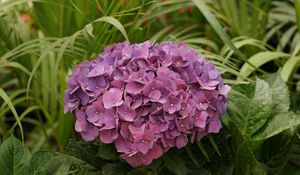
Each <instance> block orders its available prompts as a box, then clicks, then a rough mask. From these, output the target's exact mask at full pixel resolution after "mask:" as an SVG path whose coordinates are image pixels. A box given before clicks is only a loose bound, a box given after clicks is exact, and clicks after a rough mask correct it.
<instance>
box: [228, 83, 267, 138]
mask: <svg viewBox="0 0 300 175" xmlns="http://www.w3.org/2000/svg"><path fill="white" fill-rule="evenodd" d="M228 106H229V108H228V114H229V118H230V120H232V121H233V122H234V123H235V124H236V125H237V126H238V127H239V130H240V131H241V132H242V134H243V135H247V136H251V135H252V134H254V133H255V132H256V131H258V130H259V129H260V128H261V127H262V126H263V125H264V124H265V122H266V121H267V120H268V118H269V117H270V115H271V112H272V107H273V102H272V94H271V90H270V87H269V85H268V83H267V82H265V81H264V80H261V79H259V78H257V80H256V84H255V86H253V85H239V86H236V87H234V88H233V90H232V91H231V93H230V94H229V105H228Z"/></svg>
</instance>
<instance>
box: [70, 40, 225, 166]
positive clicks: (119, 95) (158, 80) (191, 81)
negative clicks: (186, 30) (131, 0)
mask: <svg viewBox="0 0 300 175" xmlns="http://www.w3.org/2000/svg"><path fill="white" fill-rule="evenodd" d="M229 90H230V87H229V86H228V85H224V83H223V79H222V77H221V75H220V72H219V71H218V70H217V69H216V68H215V67H214V65H213V64H212V63H211V62H210V61H208V60H206V59H204V58H203V57H201V56H198V55H197V54H196V52H194V51H193V50H192V49H190V48H188V47H187V46H186V45H184V44H183V43H173V42H165V43H162V44H156V43H155V44H153V43H150V42H148V41H147V42H144V43H141V44H129V43H128V42H123V43H117V44H114V45H113V46H109V47H107V48H105V49H104V52H103V53H101V54H100V55H99V57H98V58H97V59H95V60H92V61H84V62H83V63H81V64H79V65H77V66H76V67H75V69H74V70H73V73H72V75H71V76H70V78H69V80H68V89H67V90H66V92H65V112H68V111H71V112H73V113H74V115H75V118H76V123H75V130H76V131H77V132H79V133H80V134H81V136H82V138H83V139H84V140H86V141H92V140H94V139H99V140H100V141H101V142H102V143H105V144H110V143H113V144H114V145H115V147H116V149H117V151H118V152H119V153H120V154H121V155H120V157H121V158H122V159H124V160H126V161H127V162H128V163H129V164H130V165H131V166H133V167H137V166H140V165H149V164H151V162H152V161H153V160H154V159H157V158H158V157H160V156H162V155H163V154H164V153H165V152H166V151H168V150H169V149H170V148H172V147H177V148H182V147H184V146H185V145H187V144H188V142H189V141H190V142H194V141H195V140H197V141H199V140H200V139H201V138H202V137H204V136H206V135H207V134H209V133H217V132H219V130H220V128H221V122H220V117H221V115H222V114H223V113H224V112H225V110H226V107H227V94H228V92H229Z"/></svg>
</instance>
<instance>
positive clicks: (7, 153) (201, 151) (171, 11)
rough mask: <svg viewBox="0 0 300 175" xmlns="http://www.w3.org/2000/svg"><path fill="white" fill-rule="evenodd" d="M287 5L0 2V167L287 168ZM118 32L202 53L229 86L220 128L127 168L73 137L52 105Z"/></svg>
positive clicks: (255, 0)
mask: <svg viewBox="0 0 300 175" xmlns="http://www.w3.org/2000/svg"><path fill="white" fill-rule="evenodd" d="M299 14H300V7H299V1H297V0H295V1H289V0H285V1H279V0H278V1H276V0H275V1H270V0H241V1H238V0H225V1H223V0H222V1H221V0H205V1H199V0H167V1H162V0H158V1H148V0H147V1H146V0H142V1H138V0H132V1H126V0H113V1H109V0H91V1H74V0H31V1H27V0H5V1H4V0H2V1H0V16H1V18H0V88H1V89H0V96H1V102H0V134H1V136H2V138H1V140H2V141H4V142H5V143H3V144H2V145H1V147H0V157H1V159H2V158H3V159H5V160H8V161H6V162H3V161H2V162H3V163H0V167H1V169H3V167H8V168H7V170H8V171H7V172H8V173H7V174H10V173H9V172H10V171H9V170H10V169H9V168H11V165H12V163H11V162H12V161H15V162H19V164H14V165H15V168H17V169H19V172H20V173H22V172H23V171H27V172H29V174H30V172H35V173H36V174H45V172H47V173H48V174H55V173H57V174H59V173H60V174H66V173H70V174H72V173H73V174H83V173H82V172H86V173H95V174H97V173H98V174H102V173H104V174H117V173H119V174H122V173H123V174H124V172H129V171H131V173H132V174H134V173H136V174H138V173H141V172H143V173H148V172H149V173H159V174H160V173H161V174H170V173H175V174H186V173H187V174H195V173H198V174H200V173H202V174H205V173H206V174H226V173H227V174H293V173H294V174H297V173H299V166H300V160H299V156H300V141H299V130H298V129H297V126H298V125H299V118H300V117H299V114H298V110H299V109H298V108H299V104H300V101H299V91H300V83H299V82H300V81H299V80H300V75H299V62H300V56H299V50H300V44H299V31H300V30H299V29H300V25H299V24H300V16H299ZM123 40H129V41H130V42H132V43H134V42H142V41H145V40H151V41H157V42H161V41H166V40H175V41H183V42H185V43H186V44H187V45H189V46H190V47H192V48H193V49H195V50H196V51H197V52H198V53H199V54H201V55H204V56H205V57H206V58H208V59H210V60H211V61H212V62H213V63H214V64H215V65H216V66H217V68H218V69H219V70H220V71H221V72H222V75H223V77H224V78H225V82H226V83H230V84H232V85H233V89H234V90H233V91H232V92H231V94H230V96H229V109H228V113H227V114H226V115H225V116H224V117H223V126H224V127H223V129H222V131H221V133H220V134H217V135H213V136H210V137H208V138H206V139H203V140H202V141H201V143H195V144H193V145H189V146H188V147H186V148H185V149H181V150H171V151H170V152H169V153H168V154H167V155H166V156H164V157H163V158H162V159H159V160H157V161H155V162H154V163H153V164H152V165H151V166H149V167H141V168H139V169H135V170H132V169H131V168H130V167H129V166H128V165H127V164H126V163H124V162H120V160H119V159H118V157H117V154H116V152H115V150H114V149H113V148H112V147H110V146H106V145H101V144H100V143H85V142H82V141H79V140H80V139H79V137H78V136H77V135H76V134H75V133H73V119H72V117H71V116H70V114H67V115H65V114H64V113H63V93H64V90H65V88H66V78H67V76H68V75H69V73H70V70H71V69H72V67H73V65H75V64H77V63H80V62H81V61H82V60H84V59H92V58H94V57H95V56H97V55H98V54H99V53H100V52H101V51H102V49H103V48H104V47H105V46H107V45H109V44H112V43H115V42H119V41H123ZM275 72H277V74H276V75H270V74H271V73H275ZM255 76H259V77H260V78H257V79H255V78H253V77H255ZM289 97H290V98H289ZM12 134H13V135H15V136H16V137H17V138H19V139H20V140H21V142H22V141H23V142H24V145H22V143H20V142H19V141H17V140H16V139H15V138H12V137H10V136H11V135H12ZM9 137H10V138H9ZM70 138H72V141H69V139H70ZM274 145H276V147H274ZM24 146H25V147H26V148H25V147H24ZM41 149H47V150H49V151H41ZM15 150H21V151H20V152H15ZM28 150H29V151H30V152H31V154H30V153H29V152H28ZM30 155H31V156H30ZM94 155H96V156H94ZM12 157H14V160H13V159H12ZM179 157H180V158H179ZM19 160H20V161H19ZM58 160H60V161H61V162H60V161H58ZM29 164H31V165H29ZM12 168H14V167H12ZM20 173H19V174H20ZM15 174H18V172H15ZM31 174H32V173H31Z"/></svg>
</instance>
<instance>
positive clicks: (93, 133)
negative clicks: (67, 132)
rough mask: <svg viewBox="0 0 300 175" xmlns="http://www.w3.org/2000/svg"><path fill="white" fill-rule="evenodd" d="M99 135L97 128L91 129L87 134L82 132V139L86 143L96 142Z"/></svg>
mask: <svg viewBox="0 0 300 175" xmlns="http://www.w3.org/2000/svg"><path fill="white" fill-rule="evenodd" d="M98 134H99V132H98V128H97V127H89V128H88V129H87V131H86V132H81V137H82V138H83V139H84V140H86V141H92V140H95V138H96V137H97V136H98Z"/></svg>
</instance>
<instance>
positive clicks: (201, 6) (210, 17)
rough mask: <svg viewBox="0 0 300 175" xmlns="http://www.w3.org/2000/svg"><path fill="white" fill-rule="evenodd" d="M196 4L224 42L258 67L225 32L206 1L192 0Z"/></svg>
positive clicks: (242, 58)
mask: <svg viewBox="0 0 300 175" xmlns="http://www.w3.org/2000/svg"><path fill="white" fill-rule="evenodd" d="M192 1H193V2H194V4H195V5H196V6H197V7H198V9H199V10H200V11H201V13H202V14H203V15H204V17H205V18H206V19H207V21H208V22H209V23H210V25H211V26H212V28H213V29H214V30H215V31H216V33H217V34H218V35H219V37H220V38H221V39H222V40H223V42H224V43H226V44H227V45H228V46H229V47H230V48H231V49H232V50H233V51H234V52H235V53H236V54H237V55H238V57H239V58H240V59H241V60H243V61H245V62H246V63H248V64H249V65H250V66H252V67H253V68H254V69H257V68H256V67H255V65H253V64H252V63H250V62H249V61H248V60H247V58H246V56H245V55H244V54H243V53H242V52H241V51H240V50H239V49H237V48H236V47H235V45H234V44H233V42H232V41H231V39H230V37H229V36H228V35H227V34H226V33H225V32H224V30H223V28H222V26H221V24H220V23H219V22H218V20H217V19H216V18H215V17H214V15H213V14H212V13H211V12H210V10H209V8H208V6H207V5H206V4H205V2H204V1H198V0H192ZM257 70H259V71H260V72H264V71H262V70H260V69H257Z"/></svg>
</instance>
